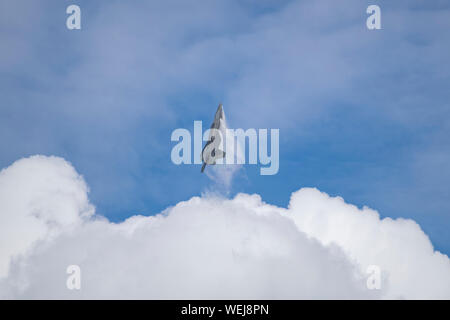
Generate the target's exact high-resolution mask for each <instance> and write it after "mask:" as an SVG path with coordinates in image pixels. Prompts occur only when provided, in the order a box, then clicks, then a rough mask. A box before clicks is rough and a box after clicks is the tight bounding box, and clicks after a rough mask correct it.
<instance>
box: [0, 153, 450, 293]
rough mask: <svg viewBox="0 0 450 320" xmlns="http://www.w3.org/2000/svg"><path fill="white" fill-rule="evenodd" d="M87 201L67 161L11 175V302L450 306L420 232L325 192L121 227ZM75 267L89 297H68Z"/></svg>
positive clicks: (447, 281)
mask: <svg viewBox="0 0 450 320" xmlns="http://www.w3.org/2000/svg"><path fill="white" fill-rule="evenodd" d="M87 191H88V190H87V187H86V184H85V183H84V181H83V179H82V178H81V177H80V176H79V175H78V174H77V173H76V171H75V170H74V169H73V167H72V166H71V165H70V164H69V163H67V162H66V161H64V160H63V159H61V158H55V157H49V158H48V157H43V156H37V157H31V158H27V159H22V160H19V161H17V162H16V163H14V164H13V165H11V166H10V167H8V168H6V169H4V170H3V171H2V172H1V174H0V199H1V201H0V210H1V211H0V219H1V221H2V223H1V224H0V231H1V232H0V234H1V237H2V238H1V244H2V251H1V255H0V263H1V265H3V266H4V267H3V269H2V270H3V271H2V272H3V273H2V275H1V280H0V296H1V297H3V298H68V299H70V298H173V299H176V298H181V299H184V298H212V299H215V298H253V299H258V298H274V299H276V298H449V297H450V262H449V259H448V257H447V256H445V255H443V254H440V253H438V252H436V251H434V250H433V246H432V245H431V243H430V241H429V239H428V237H427V236H426V235H425V234H424V233H423V232H422V230H421V229H420V227H419V226H418V225H417V224H416V223H415V222H413V221H411V220H401V219H400V220H392V219H389V218H387V219H380V217H379V215H378V213H377V212H376V211H374V210H371V209H369V208H363V209H359V208H357V207H355V206H353V205H350V204H347V203H345V202H344V200H343V199H341V198H332V197H329V196H328V195H326V194H324V193H321V192H320V191H318V190H316V189H310V188H304V189H301V190H299V191H297V192H295V193H294V194H293V195H292V197H291V201H290V204H289V207H288V208H280V207H276V206H272V205H269V204H266V203H264V202H263V201H262V199H261V198H260V196H258V195H248V194H239V195H237V196H236V197H235V198H233V199H227V198H221V197H212V196H209V197H193V198H191V199H190V200H188V201H183V202H179V203H178V204H176V205H175V206H173V207H171V208H168V209H167V210H165V211H164V212H162V213H160V214H158V215H155V216H150V217H146V216H133V217H131V218H129V219H127V220H126V221H123V222H121V223H111V222H109V221H107V220H106V219H99V218H94V217H95V215H93V206H92V205H91V204H90V203H89V201H88V197H87ZM3 222H5V223H3ZM72 264H76V265H79V266H80V267H81V270H82V288H81V290H79V291H78V290H74V291H71V290H68V289H67V288H66V279H67V277H68V275H67V274H66V268H67V266H68V265H72ZM368 265H379V266H380V268H381V270H382V275H383V277H382V279H383V280H382V287H381V290H368V289H367V287H366V278H367V274H366V267H367V266H368ZM5 266H7V267H5Z"/></svg>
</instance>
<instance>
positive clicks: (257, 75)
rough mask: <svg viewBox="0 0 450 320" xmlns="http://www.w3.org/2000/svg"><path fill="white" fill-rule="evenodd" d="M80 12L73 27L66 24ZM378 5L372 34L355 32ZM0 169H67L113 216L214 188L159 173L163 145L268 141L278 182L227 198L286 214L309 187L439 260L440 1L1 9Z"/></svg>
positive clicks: (61, 4) (448, 171) (39, 4)
mask: <svg viewBox="0 0 450 320" xmlns="http://www.w3.org/2000/svg"><path fill="white" fill-rule="evenodd" d="M70 4H78V5H79V6H80V7H81V11H82V29H81V30H74V31H70V30H67V29H66V26H65V20H66V18H67V15H66V13H65V9H66V7H67V6H68V5H70ZM369 4H378V5H379V6H380V7H381V10H382V30H375V31H369V30H367V28H366V26H365V21H366V18H367V14H366V12H365V11H366V8H367V6H368V5H369ZM0 9H1V10H0V37H1V39H2V42H1V43H2V50H1V51H0V58H1V59H0V97H1V103H0V148H1V150H2V151H1V154H0V155H1V156H0V165H1V167H6V166H8V165H9V164H11V163H12V162H13V161H15V160H17V159H19V158H22V157H26V156H29V155H33V154H45V155H58V156H61V157H64V158H65V159H67V160H68V161H70V162H72V163H73V165H74V166H75V168H76V169H77V170H78V172H80V173H81V174H83V176H84V177H85V179H86V181H87V183H88V184H89V186H90V189H91V192H90V197H91V200H92V202H93V203H94V204H95V205H96V207H97V211H98V212H99V213H101V214H103V215H105V216H107V217H108V218H109V219H111V220H113V221H120V220H123V219H125V218H126V217H128V216H131V215H133V214H137V213H140V214H144V215H151V214H156V213H158V212H160V211H162V210H163V209H165V208H166V207H168V206H171V205H174V204H175V203H177V202H179V201H181V200H185V199H188V198H190V197H192V196H194V195H199V194H201V193H202V192H203V191H205V190H206V189H208V188H209V187H210V185H211V181H210V180H209V179H208V178H207V177H206V176H204V175H200V173H199V170H200V167H199V166H175V165H174V164H172V162H171V161H170V151H171V148H172V147H173V145H174V143H171V142H170V135H171V132H172V131H173V130H174V129H176V128H180V127H185V128H188V129H191V128H192V126H193V121H194V120H203V122H204V124H205V125H209V123H210V121H211V120H212V115H213V113H214V111H215V109H216V107H217V104H218V103H219V102H220V101H221V102H223V103H224V107H225V112H226V115H227V117H228V120H229V123H230V126H232V127H235V128H279V129H280V170H279V173H278V174H277V175H275V176H260V175H259V168H257V167H255V166H246V167H245V169H244V171H242V172H241V173H240V174H239V176H238V177H237V178H236V179H235V181H234V182H233V186H232V192H231V195H233V194H235V193H238V192H247V193H258V194H260V195H261V196H262V198H263V199H264V201H266V202H268V203H272V204H276V205H282V206H286V205H287V204H288V201H289V197H290V194H291V193H292V192H293V191H296V190H298V189H300V188H301V187H305V186H308V187H317V188H318V189H320V190H321V191H324V192H327V193H329V194H330V195H334V196H342V197H343V198H344V199H345V200H346V201H347V202H349V203H353V204H356V205H358V206H364V205H367V206H369V207H371V208H373V209H376V210H378V211H379V212H380V214H381V216H383V217H386V216H389V217H393V218H396V217H405V218H412V219H414V220H416V221H417V222H418V223H419V224H420V225H421V227H422V228H423V229H424V231H425V232H426V233H427V234H428V235H429V236H430V238H431V240H432V242H433V244H434V245H435V247H436V248H437V249H438V250H440V251H442V252H444V253H446V254H449V253H450V236H449V234H448V232H447V231H448V230H449V229H450V219H449V218H450V202H449V198H450V191H449V187H448V185H449V182H450V143H449V141H448V137H449V136H450V135H449V134H450V121H449V116H450V104H449V98H450V90H449V89H448V88H449V81H450V67H449V65H450V64H449V62H450V61H449V60H450V54H449V53H450V52H449V51H450V31H449V30H450V28H449V27H450V3H448V1H438V0H436V1H428V2H424V1H395V3H392V1H370V2H369V1H356V0H348V1H331V0H330V1H269V0H265V1H258V4H257V5H255V4H254V3H253V2H251V1H206V0H205V1H164V2H156V1H145V2H143V1H127V2H126V3H125V2H124V1H95V3H92V2H91V1H80V0H79V1H58V3H56V2H54V1H9V0H8V1H2V3H1V4H0Z"/></svg>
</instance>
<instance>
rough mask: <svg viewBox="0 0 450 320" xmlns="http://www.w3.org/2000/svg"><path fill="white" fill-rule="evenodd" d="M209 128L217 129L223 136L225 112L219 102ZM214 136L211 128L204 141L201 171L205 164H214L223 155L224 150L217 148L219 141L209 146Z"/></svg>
mask: <svg viewBox="0 0 450 320" xmlns="http://www.w3.org/2000/svg"><path fill="white" fill-rule="evenodd" d="M211 129H216V130H219V131H220V132H221V133H222V137H225V130H226V123H225V113H224V112H223V106H222V104H221V103H220V104H219V107H218V108H217V111H216V114H215V116H214V121H213V123H212V125H211ZM215 138H216V137H215V135H214V132H213V130H212V131H211V132H210V133H209V140H208V142H206V144H205V146H204V147H203V150H202V161H203V165H202V170H201V172H203V171H204V170H205V167H206V165H207V164H210V165H214V164H216V160H217V159H221V158H224V157H225V151H223V150H220V149H219V148H218V144H219V143H220V141H219V142H218V143H217V145H215V146H211V143H213V141H214V140H215ZM212 147H213V148H212ZM211 148H212V150H211Z"/></svg>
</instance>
